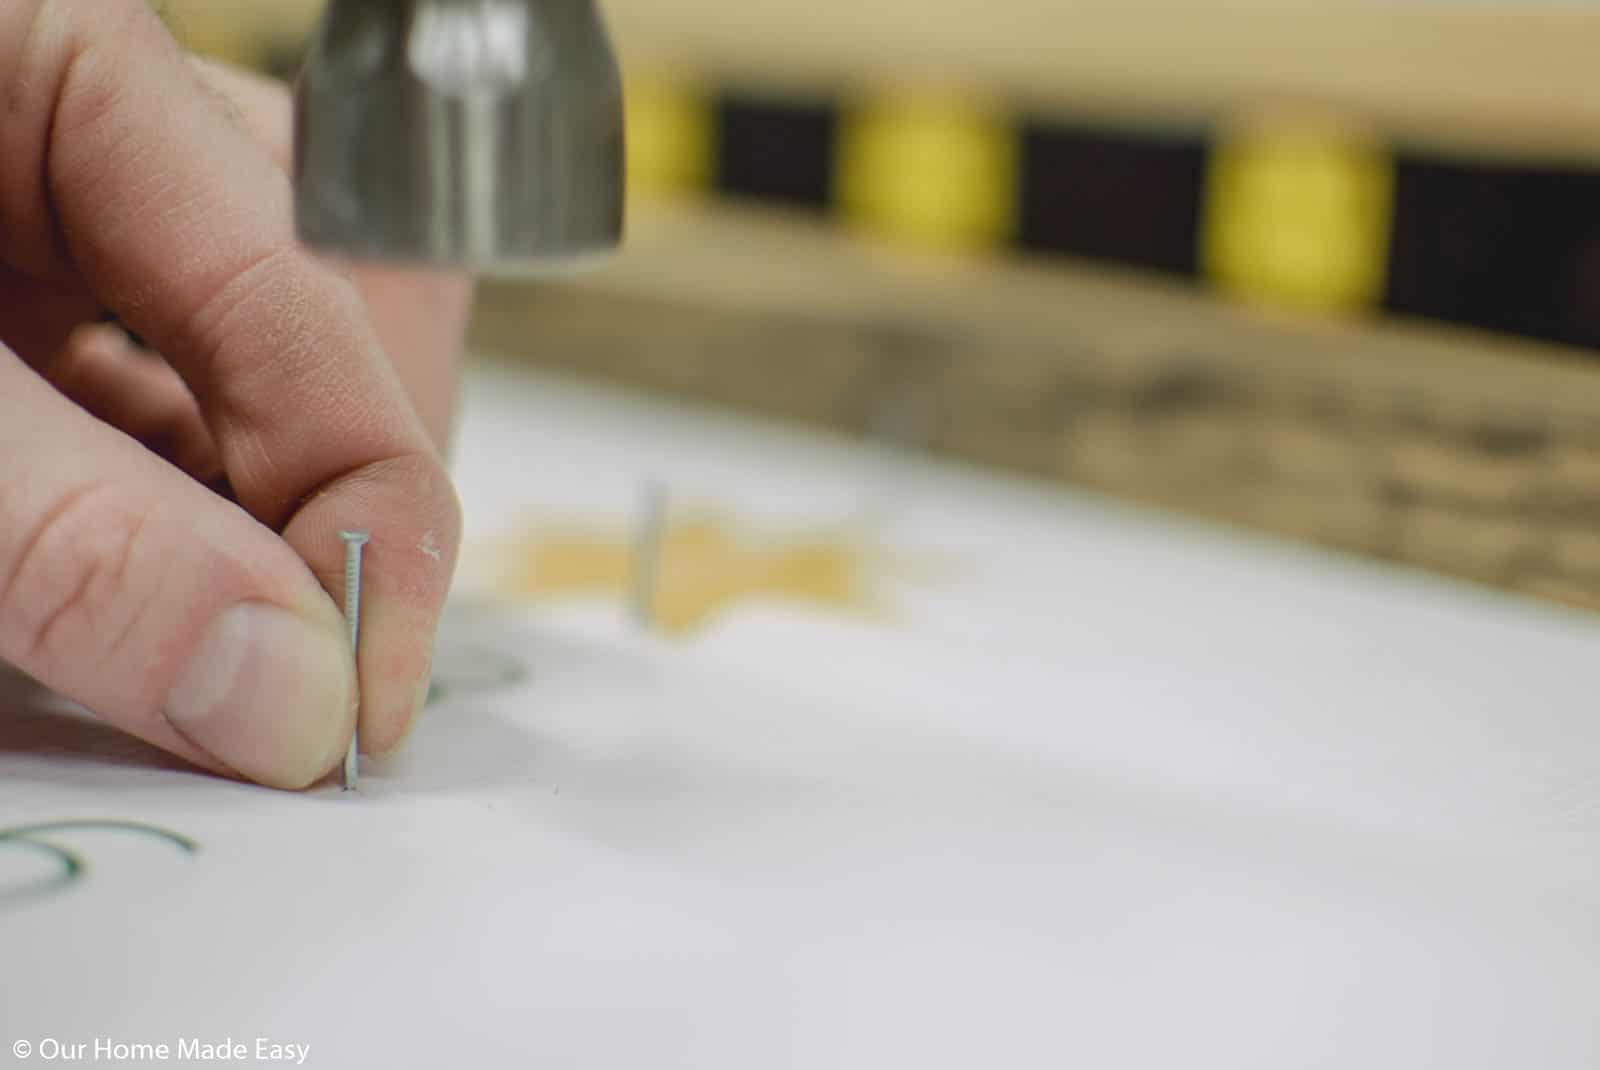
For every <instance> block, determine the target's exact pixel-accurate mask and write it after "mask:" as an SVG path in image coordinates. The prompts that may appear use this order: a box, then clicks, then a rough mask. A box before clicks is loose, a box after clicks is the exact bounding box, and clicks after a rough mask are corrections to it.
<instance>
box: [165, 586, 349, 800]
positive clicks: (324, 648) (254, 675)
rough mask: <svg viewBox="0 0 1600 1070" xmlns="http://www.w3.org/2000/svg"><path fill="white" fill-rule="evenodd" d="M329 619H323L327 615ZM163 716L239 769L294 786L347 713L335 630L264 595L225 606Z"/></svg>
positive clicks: (344, 652) (331, 741)
mask: <svg viewBox="0 0 1600 1070" xmlns="http://www.w3.org/2000/svg"><path fill="white" fill-rule="evenodd" d="M329 623H332V621H330V622H329ZM166 714H167V719H168V721H170V722H171V723H172V725H173V726H174V727H175V728H177V729H178V731H179V732H181V733H183V735H184V736H186V737H187V738H188V739H189V740H190V741H191V742H193V743H194V744H195V745H196V746H198V747H200V748H201V749H202V750H204V751H206V752H207V753H209V754H212V755H214V756H215V757H217V758H218V759H220V760H221V761H223V762H224V763H226V764H227V765H229V766H230V767H232V768H233V769H235V770H237V771H238V772H239V773H241V774H242V775H244V776H247V777H249V778H250V779H251V780H255V781H257V782H259V783H262V784H267V785H269V786H272V787H280V788H290V789H298V788H303V787H306V786H307V785H309V784H312V783H314V782H315V781H316V780H318V779H319V778H320V777H321V776H322V775H323V774H324V773H326V772H327V771H328V770H329V769H330V768H331V767H332V766H333V764H334V762H335V761H336V760H337V759H338V756H339V754H340V753H341V752H342V751H343V749H344V746H345V743H346V741H347V740H348V739H349V738H350V732H351V730H352V726H353V724H354V718H355V665H354V661H353V659H352V658H351V657H350V654H349V651H348V648H347V647H346V644H345V642H344V639H343V636H342V635H341V634H340V633H339V632H338V631H335V630H333V629H332V628H330V627H327V626H325V625H323V624H322V623H321V622H314V621H311V620H307V619H305V618H303V617H299V616H296V615H295V614H293V613H291V612H289V611H288V610H284V609H279V608H277V607H276V606H270V605H266V604H264V603H254V602H251V603H245V604H243V605H237V606H234V607H232V608H231V609H228V610H225V611H224V612H223V613H221V614H220V615H219V616H218V617H217V618H216V620H214V621H212V623H211V626H210V627H209V628H208V629H207V630H206V633H205V635H204V637H203V638H202V639H201V640H200V644H199V646H198V647H197V648H196V649H195V651H194V654H193V655H192V656H191V658H190V660H189V664H188V665H187V666H186V667H185V668H184V670H183V671H182V672H181V673H180V674H179V675H178V681H177V683H176V684H175V685H174V686H173V688H172V691H171V693H170V694H169V695H168V696H167V706H166Z"/></svg>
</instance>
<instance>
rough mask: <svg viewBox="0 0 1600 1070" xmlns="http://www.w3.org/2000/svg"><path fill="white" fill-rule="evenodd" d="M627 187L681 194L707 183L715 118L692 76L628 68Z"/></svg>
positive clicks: (707, 97)
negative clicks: (637, 70)
mask: <svg viewBox="0 0 1600 1070" xmlns="http://www.w3.org/2000/svg"><path fill="white" fill-rule="evenodd" d="M622 99H623V108H624V122H625V129H626V131H627V133H626V151H627V160H628V192H629V194H630V195H632V194H644V195H647V196H653V195H683V194H689V193H697V192H700V191H703V190H705V189H706V188H707V187H709V186H710V184H711V178H712V175H711V170H712V164H713V158H714V155H715V152H716V120H715V116H714V115H713V114H712V107H711V94H710V93H709V92H707V91H706V90H705V89H704V88H703V87H701V86H700V85H699V84H698V83H696V82H695V81H694V80H693V79H688V78H680V77H673V76H671V75H668V74H662V73H659V72H651V71H640V72H632V71H630V72H628V73H627V74H626V76H625V78H624V82H623V94H622Z"/></svg>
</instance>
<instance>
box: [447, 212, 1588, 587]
mask: <svg viewBox="0 0 1600 1070" xmlns="http://www.w3.org/2000/svg"><path fill="white" fill-rule="evenodd" d="M472 342H473V345H474V347H475V348H476V349H478V350H479V351H483V352H491V353H500V354H507V355H510V356H513V357H515V358H518V359H522V360H527V361H531V362H534V363H537V364H539V365H541V366H546V367H555V368H562V369H568V370H571V371H575V372H579V373H581V374H584V375H588V376H596V377H602V378H606V379H610V380H613V381H618V382H624V383H628V384H632V385H637V386H643V387H646V388H649V389H654V390H661V391H667V392H670V393H674V394H678V395H681V396H687V397H692V398H698V399H703V400H706V401H711V402H716V403H721V404H727V405H732V406H736V407H738V408H742V409H745V410H748V411H752V412H757V413H762V414H767V415H771V416H775V417H780V418H784V419H791V420H798V421H803V422H806V423H809V424H813V425H817V426H822V427H827V428H831V429H834V430H837V431H842V432H846V433H850V434H857V435H871V436H875V437H879V438H884V439H890V440H893V441H895V442H898V443H901V444H904V445H907V446H910V447H913V448H918V449H925V450H928V451H931V452H934V453H937V454H941V455H944V456H949V457H955V458H960V459H963V460H967V461H972V462H977V463H981V464H986V465H993V466H996V467H999V468H1002V469H1005V470H1009V471H1013V472H1019V473H1024V474H1027V475H1031V476H1035V477H1039V478H1043V479H1048V480H1056V481H1061V482H1065V483H1068V484H1072V485H1076V486H1082V487H1088V488H1092V489H1095V490H1098V491H1102V492H1105V493H1107V494H1110V495H1114V496H1118V497H1125V498H1129V499H1133V500H1136V501H1141V502H1146V503H1152V504H1156V505H1160V506H1165V507H1169V508H1173V509H1177V510H1180V511H1184V512H1188V513H1193V514H1197V515H1200V516H1205V517H1209V518H1212V519H1216V520H1222V521H1226V522H1229V523H1233V524H1237V525H1241V526H1244V527H1249V528H1253V529H1258V530H1262V531H1267V532H1273V533H1277V534H1281V535H1287V536H1290V537H1293V538H1297V539H1303V540H1307V541H1310V542H1314V543H1319V544H1324V545H1328V546H1334V547H1339V548H1342V549H1346V550H1350V551H1354V552H1358V553H1362V554H1366V555H1370V556H1374V557H1378V558H1383V559H1389V560H1394V561H1400V562H1405V563H1408V564H1413V565H1418V566H1422V567H1425V568H1429V569H1433V570H1437V571H1440V572H1444V573H1449V574H1452V575H1456V576H1463V577H1469V578H1472V579H1475V580H1479V581H1483V582H1486V583H1490V584H1493V585H1496V586H1499V587H1503V588H1508V589H1512V590H1518V591H1524V592H1528V593H1531V594H1535V595H1538V596H1540V597H1545V598H1554V599H1557V600H1560V601H1564V602H1568V603H1573V604H1579V605H1586V606H1595V605H1600V366H1597V365H1596V364H1595V363H1594V359H1595V358H1593V357H1592V356H1590V355H1588V354H1585V353H1583V352H1581V351H1568V350H1562V349H1558V348H1555V347H1548V346H1540V345H1535V344H1531V343H1522V342H1514V341H1509V340H1501V339H1498V338H1493V337H1490V336H1485V335H1476V334H1472V333H1469V332H1457V331H1447V330H1439V329H1435V328H1428V329H1421V328H1415V327H1410V326H1404V325H1393V324H1378V323H1356V324H1351V323H1334V322H1321V321H1316V320H1308V319H1292V318H1287V317H1283V316H1276V315H1275V316H1269V315H1267V314H1264V313H1258V312H1253V311H1251V310H1249V309H1245V308H1241V307H1237V306H1232V305H1227V304H1224V303H1222V302H1219V301H1213V300H1210V299H1208V298H1206V297H1205V296H1203V295H1200V294H1196V293H1194V292H1192V291H1188V290H1185V289H1183V288H1180V287H1178V286H1175V285H1167V284H1163V283H1159V282H1151V281H1148V280H1146V279H1143V278H1139V277H1134V276H1131V275H1126V276H1124V275H1117V274H1114V273H1110V272H1105V271H1101V270H1090V269H1086V268H1083V267H1077V266H1072V265H1063V264H1055V263H1052V264H1050V265H1039V264H1027V263H1020V264H1019V263H1015V262H1012V261H995V262H989V261H948V262H943V261H930V260H926V259H917V258H912V257H909V256H905V255H901V254H898V253H895V252H891V251H888V250H885V249H882V248H878V247H874V246H870V245H866V244H862V243H860V242H858V241H854V240H851V239H849V238H846V237H844V236H841V235H839V234H838V233H836V232H832V231H829V230H828V229H827V228H826V227H824V226H821V225H817V224H810V223H802V222H796V221H793V220H789V219H783V218H779V217H775V216H769V215H765V214H761V213H757V212H754V211H740V210H729V209H704V210H695V209H684V210H677V211H656V212H651V213H647V214H644V215H642V216H640V217H639V218H637V219H636V220H635V222H634V226H633V234H632V237H631V239H630V244H629V247H628V249H627V251H626V252H625V254H624V255H623V256H621V257H620V258H619V259H618V260H617V261H616V262H615V263H614V264H613V265H611V267H610V268H608V269H607V270H605V271H603V272H601V273H599V274H596V275H594V276H592V277H589V278H586V279H580V280H572V281H563V282H551V283H539V284H510V283H502V284H496V285H490V286H486V287H485V288H484V290H483V292H482V296H481V299H480V304H479V309H478V314H477V316H476V318H475V322H474V328H473V340H472Z"/></svg>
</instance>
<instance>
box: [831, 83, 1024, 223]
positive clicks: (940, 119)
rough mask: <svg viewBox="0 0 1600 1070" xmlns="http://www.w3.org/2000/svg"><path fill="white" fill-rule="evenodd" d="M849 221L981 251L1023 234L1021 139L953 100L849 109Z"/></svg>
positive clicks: (922, 98) (971, 105) (844, 168)
mask: <svg viewBox="0 0 1600 1070" xmlns="http://www.w3.org/2000/svg"><path fill="white" fill-rule="evenodd" d="M838 153H839V156H838V171H837V178H836V185H837V195H838V201H839V204H840V207H841V209H842V211H843V214H844V216H845V218H846V219H847V220H848V221H849V222H851V223H853V224H855V225H857V226H859V227H861V228H862V229H864V230H868V231H871V232H873V233H876V234H880V235H882V236H884V237H887V238H891V239H895V240H897V241H901V242H904V243H906V244H911V245H920V246H924V247H928V248H934V249H939V250H950V251H964V250H973V249H983V248H988V247H991V246H994V245H998V244H1000V243H1002V242H1004V241H1006V240H1007V239H1009V238H1010V237H1011V234H1012V232H1013V230H1014V229H1015V226H1016V210H1015V203H1016V199H1017V166H1018V155H1019V153H1018V146H1017V137H1016V134H1015V132H1014V131H1013V129H1012V128H1011V126H1010V124H1009V122H1007V121H1006V120H1005V119H1004V118H1003V117H1002V113H1000V112H998V111H997V110H994V109H991V108H989V107H986V106H985V105H983V104H981V103H977V102H975V101H974V100H973V99H971V98H970V97H968V96H966V95H958V94H955V93H942V92H934V93H921V92H899V93H890V94H887V95H885V96H882V97H878V98H874V99H869V100H868V101H866V102H865V103H864V104H862V105H861V106H859V107H856V108H852V109H850V110H849V111H848V112H847V113H846V115H845V117H844V120H843V127H842V129H841V131H840V134H839V146H838Z"/></svg>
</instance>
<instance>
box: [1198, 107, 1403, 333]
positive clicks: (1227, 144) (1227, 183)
mask: <svg viewBox="0 0 1600 1070" xmlns="http://www.w3.org/2000/svg"><path fill="white" fill-rule="evenodd" d="M1205 198H1206V199H1205V208H1204V218H1203V222H1202V228H1201V248H1200V259H1201V263H1202V266H1203V269H1204V271H1205V273H1206V274H1207V275H1208V276H1209V277H1210V278H1211V279H1212V281H1213V282H1214V283H1215V284H1216V285H1217V286H1218V287H1219V288H1220V289H1222V290H1223V291H1225V292H1227V293H1229V294H1232V295H1234V296H1236V297H1239V298H1242V299H1245V300H1247V301H1253V302H1259V303H1262V304H1269V305H1278V306H1284V307H1290V308H1298V309H1307V310H1312V311H1329V312H1352V311H1359V310H1361V309H1366V308H1371V307H1373V306H1375V305H1377V304H1378V302H1379V301H1380V300H1381V299H1382V296H1383V288H1384V284H1385V279H1386V277H1387V270H1388V256H1389V233H1390V224H1391V221H1392V216H1393V201H1394V164H1393V161H1392V160H1391V158H1390V156H1389V154H1388V153H1387V152H1386V151H1385V150H1384V148H1383V146H1382V145H1381V144H1380V143H1379V142H1378V141H1377V140H1375V139H1373V138H1369V137H1367V136H1365V135H1364V134H1362V133H1361V132H1359V131H1358V130H1356V129H1354V128H1352V127H1349V126H1347V125H1344V124H1341V123H1339V122H1337V121H1334V120H1329V119H1323V118H1307V117H1275V118H1272V119H1268V120H1262V121H1257V122H1253V123H1250V124H1247V125H1244V126H1241V127H1238V128H1236V129H1235V130H1233V131H1232V132H1230V133H1226V134H1225V135H1224V136H1223V137H1221V138H1220V139H1219V140H1218V142H1217V144H1216V147H1215V148H1214V149H1213V151H1212V154H1211V159H1210V163H1209V167H1208V174H1207V179H1206V192H1205Z"/></svg>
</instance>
